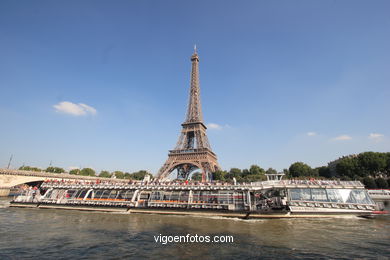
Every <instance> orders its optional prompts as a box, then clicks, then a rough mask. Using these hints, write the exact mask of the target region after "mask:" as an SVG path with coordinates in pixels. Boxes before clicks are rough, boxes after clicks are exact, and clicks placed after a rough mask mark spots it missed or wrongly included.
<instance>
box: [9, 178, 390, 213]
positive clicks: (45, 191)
mask: <svg viewBox="0 0 390 260" xmlns="http://www.w3.org/2000/svg"><path fill="white" fill-rule="evenodd" d="M11 206H13V207H37V208H42V209H44V208H58V209H75V210H92V211H114V212H115V211H116V212H117V211H119V212H127V213H151V214H176V215H201V216H222V217H237V218H245V219H247V218H298V217H331V216H349V215H354V216H360V217H372V216H375V215H378V214H385V213H387V212H385V211H383V209H380V208H378V205H377V204H376V203H375V202H374V201H373V200H372V199H371V197H370V196H369V194H368V192H367V190H366V189H365V188H364V186H363V184H362V183H361V182H358V181H333V180H282V179H281V178H279V179H274V180H268V181H263V182H255V183H242V184H236V183H235V184H228V183H218V182H217V183H188V182H172V181H170V182H150V181H149V182H148V181H144V182H129V183H118V182H111V181H109V180H108V181H106V182H105V181H57V180H56V181H50V180H47V181H45V182H43V183H42V184H41V186H40V187H39V189H36V190H34V189H27V190H25V191H24V193H23V194H22V195H20V196H18V197H16V198H15V199H14V200H13V201H12V202H11Z"/></svg>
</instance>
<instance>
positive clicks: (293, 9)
mask: <svg viewBox="0 0 390 260" xmlns="http://www.w3.org/2000/svg"><path fill="white" fill-rule="evenodd" d="M389 13H390V2H389V1H356V0H354V1H312V0H310V1H225V0H224V1H196V2H194V1H87V0H85V1H40V0H38V1H7V0H3V1H0V120H1V127H0V147H1V149H0V167H5V166H6V165H7V163H8V159H9V157H10V155H11V154H13V155H14V160H13V164H12V166H13V167H18V166H20V165H22V164H25V165H33V166H39V167H47V166H48V165H49V163H50V161H52V164H53V165H57V166H61V167H64V168H68V167H93V168H95V169H96V170H98V171H100V170H102V169H106V170H110V171H112V170H124V171H130V172H131V171H136V170H140V169H147V170H150V171H152V172H153V173H155V172H156V171H157V170H158V169H159V167H160V166H161V165H162V164H163V163H164V161H165V160H166V158H167V153H168V150H169V149H172V148H173V147H174V146H175V143H176V141H177V138H178V136H179V132H180V129H181V126H180V124H181V123H182V121H183V120H184V116H185V111H186V103H187V97H188V88H189V80H190V68H191V67H190V66H191V64H190V56H191V54H192V51H193V45H194V44H197V46H198V53H199V56H200V82H201V96H202V105H203V112H204V119H205V123H206V124H209V125H210V124H213V125H211V126H214V127H210V128H209V130H208V135H209V139H210V142H211V145H212V147H213V149H214V151H215V152H216V153H217V155H218V158H219V162H220V164H221V166H222V168H224V169H229V168H231V167H239V168H247V167H249V166H250V165H251V164H258V165H260V166H261V167H263V168H268V167H274V168H276V169H278V170H282V169H283V168H288V167H289V166H290V164H291V163H293V162H296V161H303V162H306V163H308V164H309V165H311V166H313V167H315V166H321V165H325V164H326V163H327V162H329V161H331V160H333V159H336V158H338V157H339V156H341V155H346V154H351V153H359V152H363V151H379V152H384V151H386V152H389V151H390V149H389V148H390V120H389V112H390V102H389V100H390V85H389V84H390V73H389V69H390V47H389V46H390V16H389ZM61 102H67V103H61ZM80 104H82V105H80Z"/></svg>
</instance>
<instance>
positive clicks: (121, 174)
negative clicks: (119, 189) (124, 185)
mask: <svg viewBox="0 0 390 260" xmlns="http://www.w3.org/2000/svg"><path fill="white" fill-rule="evenodd" d="M112 174H113V175H115V177H116V178H117V179H123V178H124V177H125V174H124V173H123V172H122V171H114V172H113V173H112Z"/></svg>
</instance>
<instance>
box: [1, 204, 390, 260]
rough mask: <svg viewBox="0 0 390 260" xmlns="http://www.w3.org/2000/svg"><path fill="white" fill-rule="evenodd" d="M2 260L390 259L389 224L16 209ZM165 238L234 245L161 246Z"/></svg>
mask: <svg viewBox="0 0 390 260" xmlns="http://www.w3.org/2000/svg"><path fill="white" fill-rule="evenodd" d="M8 203H9V199H5V198H2V199H1V198H0V259H31V258H35V259H129V258H132V259H143V258H147V259H167V258H168V259H202V260H203V259H256V258H262V259H275V258H279V259H280V258H283V259H310V258H316V259H329V258H331V259H336V258H337V259H352V258H354V259H356V258H358V259H390V218H389V217H382V218H378V219H360V218H352V217H351V218H333V219H276V220H275V219H274V220H238V219H224V218H202V217H183V216H163V215H144V214H133V215H128V214H112V213H92V212H80V211H68V210H51V209H21V208H9V207H8ZM160 234H161V236H166V235H182V236H185V235H187V234H190V235H198V236H211V237H213V236H216V235H217V236H233V238H234V241H233V242H232V243H167V244H165V245H164V244H162V243H156V242H155V237H156V236H159V235H160Z"/></svg>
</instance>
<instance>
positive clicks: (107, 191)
mask: <svg viewBox="0 0 390 260" xmlns="http://www.w3.org/2000/svg"><path fill="white" fill-rule="evenodd" d="M108 196H110V191H109V190H104V191H103V193H102V195H101V196H100V198H101V199H108Z"/></svg>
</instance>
